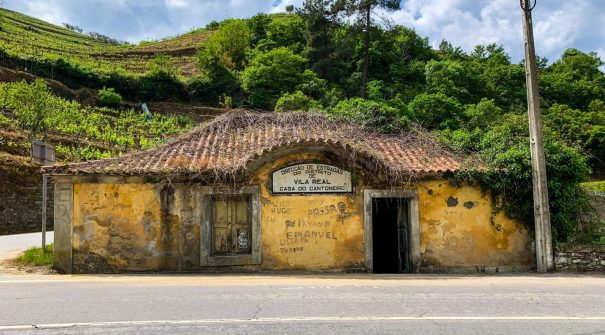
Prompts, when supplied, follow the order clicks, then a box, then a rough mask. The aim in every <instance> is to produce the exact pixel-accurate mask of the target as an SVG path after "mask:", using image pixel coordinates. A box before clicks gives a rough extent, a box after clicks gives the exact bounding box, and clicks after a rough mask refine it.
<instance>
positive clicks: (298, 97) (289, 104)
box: [275, 91, 321, 112]
mask: <svg viewBox="0 0 605 335" xmlns="http://www.w3.org/2000/svg"><path fill="white" fill-rule="evenodd" d="M319 108H321V105H320V104H319V103H318V102H317V101H315V100H313V98H311V97H309V96H307V95H305V94H304V93H303V92H301V91H296V92H294V93H284V95H282V96H281V97H279V99H278V100H277V103H276V104H275V111H276V112H285V111H308V110H310V109H319Z"/></svg>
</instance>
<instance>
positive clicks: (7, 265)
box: [0, 259, 57, 275]
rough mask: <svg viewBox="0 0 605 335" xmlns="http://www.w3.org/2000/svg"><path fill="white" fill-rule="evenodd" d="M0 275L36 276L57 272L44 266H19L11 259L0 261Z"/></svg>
mask: <svg viewBox="0 0 605 335" xmlns="http://www.w3.org/2000/svg"><path fill="white" fill-rule="evenodd" d="M0 273H8V274H16V275H23V274H36V275H49V274H56V273H57V271H55V270H53V269H51V268H48V267H46V266H29V265H21V264H18V263H17V262H15V261H14V260H12V259H4V260H0Z"/></svg>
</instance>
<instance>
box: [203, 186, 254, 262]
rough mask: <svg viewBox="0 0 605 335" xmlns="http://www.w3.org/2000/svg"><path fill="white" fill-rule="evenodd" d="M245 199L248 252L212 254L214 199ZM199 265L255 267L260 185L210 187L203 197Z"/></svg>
mask: <svg viewBox="0 0 605 335" xmlns="http://www.w3.org/2000/svg"><path fill="white" fill-rule="evenodd" d="M221 197H223V198H228V197H246V198H248V204H249V212H248V220H249V222H250V224H249V227H250V232H249V234H250V237H249V243H250V253H239V254H238V253H235V254H214V245H213V243H214V242H213V239H214V199H217V198H221ZM201 221H202V224H201V232H200V238H201V241H200V242H201V243H200V249H201V250H200V266H201V267H205V266H233V265H258V264H260V262H261V253H260V251H261V247H260V241H261V229H260V188H259V186H243V187H239V188H232V187H211V188H208V192H207V193H205V194H204V195H203V197H202V213H201Z"/></svg>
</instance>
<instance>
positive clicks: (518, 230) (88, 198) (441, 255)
mask: <svg viewBox="0 0 605 335" xmlns="http://www.w3.org/2000/svg"><path fill="white" fill-rule="evenodd" d="M299 162H322V163H326V164H330V162H329V161H328V160H327V159H326V157H325V156H323V155H321V154H319V153H308V154H298V155H290V156H286V157H283V158H280V159H277V160H275V161H272V162H269V163H266V164H265V165H264V166H262V167H261V168H260V169H258V170H257V171H256V172H255V173H254V176H253V177H251V178H250V179H249V180H248V181H247V183H248V184H250V185H258V186H259V187H260V224H261V264H260V266H259V267H260V268H262V269H268V270H284V269H301V270H332V269H333V270H342V269H346V268H362V267H364V251H365V242H364V199H363V190H364V189H365V187H366V186H365V185H364V180H363V179H364V178H363V175H356V176H355V177H354V183H353V184H354V185H355V186H356V189H355V193H354V194H352V195H339V194H334V195H329V194H317V195H313V194H310V195H273V194H272V193H271V192H270V186H271V183H270V177H271V172H272V171H274V170H276V169H279V168H282V167H284V166H288V165H291V164H294V163H299ZM334 165H338V164H334ZM342 167H343V168H346V167H344V166H342ZM349 170H351V169H349ZM351 172H354V171H351ZM73 185H74V188H73V235H72V239H71V240H72V250H73V268H74V272H114V271H127V270H128V271H149V270H173V271H200V270H201V268H200V243H201V236H202V235H201V234H205V233H210V232H202V231H201V229H202V228H201V227H202V224H201V218H200V217H201V213H202V212H203V211H204V210H205V208H207V207H205V208H203V207H202V206H201V205H200V203H201V202H202V201H201V200H200V199H201V196H200V195H199V194H200V192H201V191H200V190H201V188H202V187H203V185H197V184H192V183H182V184H178V183H176V184H172V186H170V187H171V188H170V191H169V192H168V193H166V191H165V190H166V185H160V184H154V183H145V182H143V181H142V180H139V181H137V180H134V181H133V180H130V181H128V182H125V181H121V182H112V181H111V178H105V177H103V178H99V179H98V180H97V181H88V182H84V181H76V182H74V184H73ZM368 187H369V186H368ZM206 188H208V187H206ZM370 188H375V187H370ZM411 188H416V189H417V190H418V209H419V242H420V250H419V251H420V264H419V265H420V271H423V270H431V269H443V270H444V271H447V269H448V268H450V269H453V268H464V267H467V268H472V267H529V266H531V264H532V253H531V237H530V232H529V230H528V229H527V227H526V226H525V225H523V224H520V223H518V222H516V221H514V220H511V219H508V218H506V217H505V216H504V215H503V214H498V215H493V214H492V208H491V201H490V197H489V195H484V194H483V193H482V191H481V190H480V189H479V188H478V187H474V186H468V185H466V186H460V187H456V186H453V185H451V184H450V183H449V182H447V181H444V180H436V181H423V182H421V183H419V184H417V185H415V186H413V187H411ZM163 192H164V193H163ZM166 194H169V196H168V198H166ZM166 199H168V200H166Z"/></svg>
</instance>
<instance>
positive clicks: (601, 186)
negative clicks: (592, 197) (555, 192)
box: [580, 180, 605, 193]
mask: <svg viewBox="0 0 605 335" xmlns="http://www.w3.org/2000/svg"><path fill="white" fill-rule="evenodd" d="M580 185H581V186H582V188H584V189H585V190H587V191H591V192H594V193H605V180H603V181H591V182H587V183H582V184H580Z"/></svg>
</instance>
